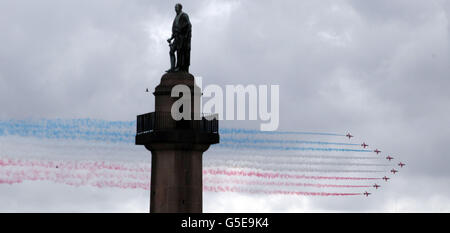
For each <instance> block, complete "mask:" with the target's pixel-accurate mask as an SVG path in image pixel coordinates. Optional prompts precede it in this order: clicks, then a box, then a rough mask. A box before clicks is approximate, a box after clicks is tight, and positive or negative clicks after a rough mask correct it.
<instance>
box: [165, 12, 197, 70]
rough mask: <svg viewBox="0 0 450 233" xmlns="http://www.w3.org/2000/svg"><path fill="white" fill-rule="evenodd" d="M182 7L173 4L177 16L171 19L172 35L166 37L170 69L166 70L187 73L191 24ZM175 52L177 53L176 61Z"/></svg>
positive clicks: (189, 57) (189, 58) (189, 56)
mask: <svg viewBox="0 0 450 233" xmlns="http://www.w3.org/2000/svg"><path fill="white" fill-rule="evenodd" d="M182 9H183V6H182V5H181V4H179V3H178V4H176V5H175V12H176V13H177V16H176V17H175V19H174V20H173V25H172V37H170V38H169V39H167V42H168V43H169V47H170V53H169V54H170V69H169V70H167V71H166V72H177V71H185V72H188V73H189V65H190V60H191V30H192V25H191V22H190V21H189V16H188V15H187V14H186V13H184V12H183V11H181V10H182ZM172 41H173V42H172ZM175 52H176V53H177V56H176V63H175Z"/></svg>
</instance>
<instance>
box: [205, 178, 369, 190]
mask: <svg viewBox="0 0 450 233" xmlns="http://www.w3.org/2000/svg"><path fill="white" fill-rule="evenodd" d="M203 182H204V183H211V184H224V183H232V184H240V185H262V186H272V185H273V186H286V187H313V188H370V187H372V186H371V185H341V184H317V183H294V182H276V181H257V180H239V179H231V180H218V179H210V178H204V179H203Z"/></svg>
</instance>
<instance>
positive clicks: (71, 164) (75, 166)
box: [0, 158, 150, 173]
mask: <svg viewBox="0 0 450 233" xmlns="http://www.w3.org/2000/svg"><path fill="white" fill-rule="evenodd" d="M7 166H20V167H42V168H56V167H58V168H60V169H65V170H89V171H93V170H101V169H107V170H115V171H130V172H147V173H150V166H143V167H139V166H134V167H127V166H124V165H123V164H117V163H111V162H105V161H101V162H98V161H64V162H58V161H48V160H47V161H46V160H21V159H11V158H0V167H7Z"/></svg>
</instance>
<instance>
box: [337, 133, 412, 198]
mask: <svg viewBox="0 0 450 233" xmlns="http://www.w3.org/2000/svg"><path fill="white" fill-rule="evenodd" d="M345 136H346V137H348V139H351V138H352V137H354V136H353V135H351V134H350V133H347V135H345ZM361 147H363V148H364V149H366V148H367V147H369V145H368V144H366V143H365V142H363V143H362V144H361ZM373 152H375V153H377V155H378V154H380V153H381V150H378V149H375V150H374V151H373ZM386 159H387V160H389V161H391V160H393V159H394V157H392V156H390V155H388V156H386ZM405 165H406V164H404V163H402V162H399V163H398V166H400V167H401V168H402V167H403V166H405ZM390 172H391V173H393V174H395V173H397V172H398V170H395V169H392V170H391V171H390ZM381 179H383V180H384V181H386V182H387V181H388V180H389V179H390V178H389V177H387V176H384V177H383V178H381ZM372 187H374V188H375V189H378V188H379V187H381V185H378V184H374V185H373V186H372ZM370 194H371V193H369V192H367V191H366V192H364V193H363V195H365V196H366V197H368V196H369V195H370Z"/></svg>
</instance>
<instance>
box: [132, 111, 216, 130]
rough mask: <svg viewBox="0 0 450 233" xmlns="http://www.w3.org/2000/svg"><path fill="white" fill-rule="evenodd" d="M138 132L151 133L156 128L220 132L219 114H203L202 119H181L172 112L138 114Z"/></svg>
mask: <svg viewBox="0 0 450 233" xmlns="http://www.w3.org/2000/svg"><path fill="white" fill-rule="evenodd" d="M136 126H137V129H136V134H137V135H140V134H145V133H150V132H152V131H155V130H169V129H187V130H196V131H199V132H203V133H218V132H219V121H218V114H203V116H202V119H201V120H179V121H176V120H174V119H173V118H172V115H171V113H170V112H151V113H147V114H143V115H139V116H137V124H136Z"/></svg>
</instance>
